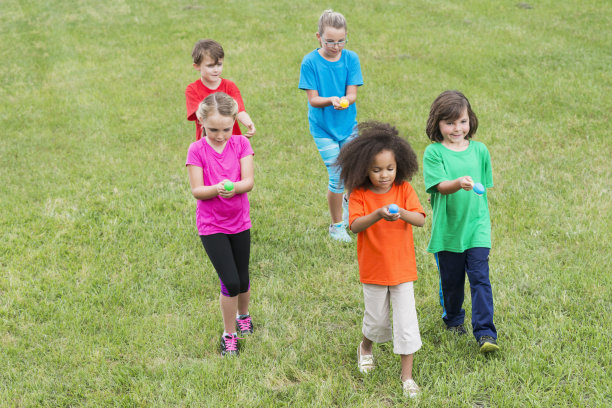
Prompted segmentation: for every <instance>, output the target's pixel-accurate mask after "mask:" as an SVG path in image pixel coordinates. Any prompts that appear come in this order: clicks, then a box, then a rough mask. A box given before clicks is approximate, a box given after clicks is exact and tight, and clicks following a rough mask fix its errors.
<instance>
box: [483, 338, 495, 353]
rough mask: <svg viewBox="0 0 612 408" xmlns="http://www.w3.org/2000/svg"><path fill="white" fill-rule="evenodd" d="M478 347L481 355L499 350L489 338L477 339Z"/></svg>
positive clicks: (493, 340) (492, 339)
mask: <svg viewBox="0 0 612 408" xmlns="http://www.w3.org/2000/svg"><path fill="white" fill-rule="evenodd" d="M478 345H479V346H480V352H481V353H489V352H491V351H496V350H499V346H498V345H497V341H496V340H495V339H494V338H493V337H491V336H482V337H481V338H479V339H478Z"/></svg>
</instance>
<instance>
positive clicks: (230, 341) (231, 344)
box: [225, 336, 240, 351]
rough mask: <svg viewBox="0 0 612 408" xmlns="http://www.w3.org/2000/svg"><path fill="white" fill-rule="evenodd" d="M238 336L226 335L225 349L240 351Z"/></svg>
mask: <svg viewBox="0 0 612 408" xmlns="http://www.w3.org/2000/svg"><path fill="white" fill-rule="evenodd" d="M239 339H240V337H238V336H225V351H238V340H239Z"/></svg>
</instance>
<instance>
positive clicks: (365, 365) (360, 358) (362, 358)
mask: <svg viewBox="0 0 612 408" xmlns="http://www.w3.org/2000/svg"><path fill="white" fill-rule="evenodd" d="M374 367H375V366H374V356H373V355H372V354H361V343H359V345H358V346H357V368H359V372H360V373H361V374H367V373H369V372H370V371H372V370H373V369H374Z"/></svg>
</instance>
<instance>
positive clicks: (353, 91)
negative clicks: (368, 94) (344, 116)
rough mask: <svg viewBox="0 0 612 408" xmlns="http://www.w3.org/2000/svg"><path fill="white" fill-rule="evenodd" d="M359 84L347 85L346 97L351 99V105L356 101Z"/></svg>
mask: <svg viewBox="0 0 612 408" xmlns="http://www.w3.org/2000/svg"><path fill="white" fill-rule="evenodd" d="M357 88H359V87H358V86H357V85H349V86H347V87H346V99H348V101H349V105H350V104H351V103H355V101H356V100H357Z"/></svg>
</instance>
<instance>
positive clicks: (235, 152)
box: [185, 135, 254, 235]
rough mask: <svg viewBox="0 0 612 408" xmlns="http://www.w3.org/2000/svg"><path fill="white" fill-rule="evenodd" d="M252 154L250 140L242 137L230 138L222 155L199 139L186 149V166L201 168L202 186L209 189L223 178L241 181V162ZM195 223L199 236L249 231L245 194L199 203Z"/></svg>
mask: <svg viewBox="0 0 612 408" xmlns="http://www.w3.org/2000/svg"><path fill="white" fill-rule="evenodd" d="M252 154H254V153H253V149H252V148H251V144H250V143H249V140H248V139H247V138H246V137H244V136H242V135H233V136H232V137H230V139H229V140H228V141H227V144H226V145H225V148H224V149H223V152H222V153H217V152H216V151H215V149H213V148H212V147H211V146H210V145H209V144H208V143H207V142H206V138H202V139H200V140H198V141H197V142H193V143H192V144H191V145H190V146H189V151H188V152H187V161H186V163H185V165H190V164H191V165H193V166H198V167H201V168H202V173H203V175H204V185H205V186H212V185H214V184H218V183H219V182H221V181H222V180H224V179H228V180H231V181H234V182H236V181H240V180H241V175H240V174H241V172H240V159H242V158H243V157H246V156H249V155H252ZM196 224H197V226H198V232H199V233H200V235H211V234H218V233H222V234H237V233H239V232H242V231H245V230H248V229H249V228H251V217H250V215H249V199H248V197H247V194H246V193H243V194H236V195H235V196H233V197H232V198H222V197H219V196H217V197H213V198H211V199H209V200H198V206H197V208H196Z"/></svg>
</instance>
